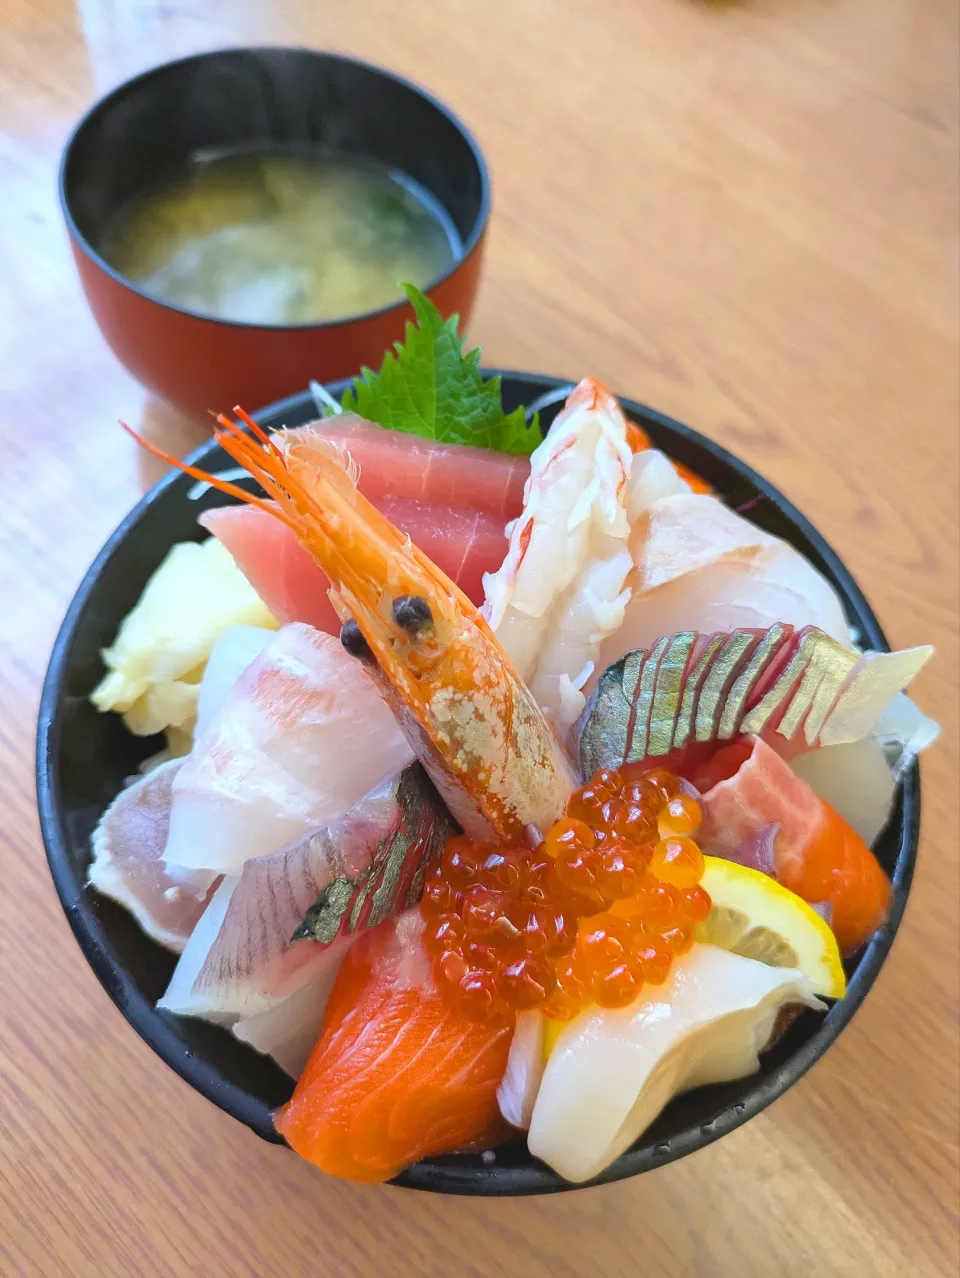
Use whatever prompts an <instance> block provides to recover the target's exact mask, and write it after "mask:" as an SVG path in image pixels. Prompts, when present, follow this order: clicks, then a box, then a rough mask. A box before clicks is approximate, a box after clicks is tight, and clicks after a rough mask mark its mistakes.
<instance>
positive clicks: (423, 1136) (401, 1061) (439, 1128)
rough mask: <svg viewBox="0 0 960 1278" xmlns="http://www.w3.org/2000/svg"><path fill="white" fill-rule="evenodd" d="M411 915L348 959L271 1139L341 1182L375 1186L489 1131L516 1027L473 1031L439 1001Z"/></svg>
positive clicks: (419, 926) (415, 915)
mask: <svg viewBox="0 0 960 1278" xmlns="http://www.w3.org/2000/svg"><path fill="white" fill-rule="evenodd" d="M422 930H423V920H422V918H421V915H420V911H419V909H413V910H408V911H407V912H406V914H402V915H400V916H399V917H398V918H396V919H393V920H391V921H390V922H387V923H385V924H383V925H382V926H380V927H378V928H375V929H374V930H373V931H371V932H369V933H368V934H367V935H366V936H363V937H361V938H360V940H358V941H357V942H356V943H355V944H354V946H353V947H352V949H351V950H350V951H349V953H348V954H347V957H346V959H345V960H344V962H343V966H342V967H341V969H340V972H339V974H338V976H337V981H336V984H335V985H334V987H333V991H332V993H331V995H330V1000H329V1002H328V1003H327V1009H326V1013H325V1015H324V1020H323V1026H322V1029H321V1031H320V1038H319V1040H318V1042H317V1045H316V1047H315V1048H314V1050H313V1053H312V1055H311V1057H310V1059H309V1061H308V1062H307V1066H306V1068H305V1069H304V1071H303V1073H302V1075H301V1076H300V1081H299V1082H298V1084H297V1087H296V1090H295V1091H294V1093H293V1096H292V1098H291V1099H290V1101H289V1102H288V1103H287V1104H286V1105H284V1106H283V1108H282V1109H281V1110H280V1111H279V1112H278V1114H277V1117H276V1125H277V1131H278V1132H279V1133H280V1134H281V1135H282V1136H283V1137H284V1138H285V1139H286V1141H287V1142H288V1144H289V1145H290V1146H291V1147H292V1148H293V1149H294V1150H295V1151H296V1152H297V1153H298V1154H300V1155H301V1156H302V1157H303V1158H306V1159H307V1160H308V1161H309V1162H311V1163H314V1164H315V1165H316V1166H317V1167H319V1168H320V1169H321V1170H322V1171H325V1172H327V1173H328V1174H329V1175H332V1176H340V1177H343V1178H345V1179H347V1180H356V1181H383V1180H389V1179H390V1177H392V1176H395V1175H396V1174H397V1173H398V1172H399V1171H401V1170H402V1169H403V1168H404V1167H407V1166H409V1165H410V1164H411V1163H414V1162H416V1161H417V1160H418V1159H420V1158H424V1157H426V1156H427V1155H433V1154H444V1153H451V1152H453V1151H454V1150H457V1149H463V1148H464V1147H465V1146H468V1145H471V1144H472V1143H474V1142H476V1141H477V1140H478V1138H480V1137H482V1136H483V1135H484V1134H485V1133H487V1132H489V1131H490V1130H491V1129H494V1128H495V1125H496V1121H497V1118H498V1113H499V1110H498V1106H497V1087H498V1086H499V1084H500V1080H501V1078H502V1077H503V1072H504V1070H505V1069H506V1064H507V1054H508V1051H509V1047H510V1039H511V1036H512V1034H513V1025H512V1024H510V1025H502V1024H501V1025H494V1026H490V1025H477V1024H474V1023H473V1022H471V1021H468V1020H467V1019H466V1018H465V1017H464V1016H462V1015H461V1014H460V1012H458V1011H457V1010H455V1009H454V1008H452V1007H450V1006H448V1004H447V1003H446V1002H445V1001H444V1000H443V999H442V998H441V996H440V994H439V993H438V992H437V990H436V988H435V986H434V984H433V980H432V977H431V975H430V961H429V958H428V956H427V954H426V952H425V951H424V949H423V946H422V943H421V934H422Z"/></svg>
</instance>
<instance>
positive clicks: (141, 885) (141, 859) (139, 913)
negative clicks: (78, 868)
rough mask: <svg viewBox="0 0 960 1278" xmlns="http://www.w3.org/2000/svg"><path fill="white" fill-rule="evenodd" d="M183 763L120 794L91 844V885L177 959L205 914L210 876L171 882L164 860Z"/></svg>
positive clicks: (174, 763)
mask: <svg viewBox="0 0 960 1278" xmlns="http://www.w3.org/2000/svg"><path fill="white" fill-rule="evenodd" d="M181 766H182V761H181V760H180V759H174V760H172V761H170V762H167V763H162V764H160V765H159V766H158V767H156V768H154V769H153V770H152V771H151V772H148V773H147V775H146V776H143V777H140V779H139V780H137V781H135V782H134V783H133V784H132V785H129V786H127V788H126V789H125V790H121V791H120V793H119V794H118V795H117V797H116V798H115V799H114V801H113V802H112V803H111V804H110V806H109V808H107V810H106V812H104V814H103V816H102V817H101V818H100V822H99V824H98V825H97V828H96V830H95V831H94V834H93V839H92V850H93V860H92V861H91V862H90V870H89V873H88V878H87V882H88V883H89V884H90V886H91V887H94V888H96V889H97V891H98V892H100V893H102V894H103V895H104V896H109V897H110V898H111V899H112V900H114V901H119V902H120V904H121V905H125V906H126V907H127V909H128V910H130V912H131V913H132V914H133V916H134V918H135V919H136V920H137V922H138V923H139V924H140V926H141V927H142V928H143V930H144V931H145V932H146V934H147V935H148V936H151V937H153V939H154V940H155V941H158V942H159V943H160V944H161V945H164V946H166V947H167V949H171V950H175V951H177V952H178V953H179V952H181V951H182V950H183V947H184V946H185V945H186V943H187V940H188V938H189V936H190V933H191V932H192V931H193V929H194V927H195V926H196V923H197V920H198V919H199V918H200V915H201V914H202V913H203V910H204V906H205V905H206V903H207V900H208V897H209V894H210V885H211V879H210V876H209V875H206V874H201V875H193V876H191V875H177V876H171V874H170V873H169V872H168V870H167V869H166V867H165V866H164V863H163V860H162V857H163V850H164V847H165V846H166V842H167V834H168V831H169V828H170V809H171V806H172V804H173V781H174V778H175V777H176V775H177V773H178V772H179V770H180V767H181Z"/></svg>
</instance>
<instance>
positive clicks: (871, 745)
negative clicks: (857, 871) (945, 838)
mask: <svg viewBox="0 0 960 1278" xmlns="http://www.w3.org/2000/svg"><path fill="white" fill-rule="evenodd" d="M790 767H791V768H792V769H793V771H794V772H795V773H796V775H797V776H798V777H800V778H801V779H802V780H804V781H806V783H807V785H809V786H810V788H811V789H812V790H813V791H814V792H815V793H816V794H818V795H819V796H820V798H821V799H826V801H827V803H829V804H830V806H831V807H832V808H834V809H835V810H836V811H837V812H839V813H840V815H841V816H842V817H843V819H844V821H846V822H847V824H848V825H851V826H853V828H854V829H855V830H856V832H857V833H858V834H859V835H860V837H861V839H863V841H864V843H866V844H867V846H868V847H869V846H870V845H871V844H872V843H873V842H874V840H875V839H876V837H877V835H878V834H879V833H880V831H881V830H882V829H883V827H884V826H885V825H886V824H887V820H888V818H889V816H890V809H891V807H892V805H893V792H894V779H893V774H892V773H891V771H890V766H889V764H888V763H887V759H886V756H885V754H884V752H883V747H882V746H881V745H880V743H879V742H878V741H877V740H876V739H875V738H874V737H864V738H863V740H861V741H852V742H849V743H847V744H845V745H833V746H821V747H820V749H819V750H807V751H806V752H805V753H803V754H798V755H795V756H794V758H792V759H791V760H790Z"/></svg>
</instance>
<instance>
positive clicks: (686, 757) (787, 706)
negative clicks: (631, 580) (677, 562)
mask: <svg viewBox="0 0 960 1278" xmlns="http://www.w3.org/2000/svg"><path fill="white" fill-rule="evenodd" d="M932 653H933V649H932V648H929V647H922V648H906V649H904V650H903V651H900V652H868V653H861V652H858V651H857V650H856V649H854V648H850V647H848V646H846V645H845V644H841V643H838V642H837V641H836V640H835V639H831V638H830V637H829V635H826V634H824V633H823V631H821V630H816V629H811V628H809V627H808V628H805V629H803V630H799V631H798V630H795V629H794V627H792V626H788V625H784V624H781V623H779V622H778V623H777V624H776V625H773V626H771V627H770V628H769V630H747V629H741V630H734V631H732V632H731V633H729V634H724V633H719V634H697V633H695V632H693V631H686V630H685V631H680V632H679V633H678V634H671V635H664V636H663V637H662V638H660V639H658V640H657V641H656V642H655V643H654V644H653V645H652V646H651V647H650V648H649V649H635V650H633V651H631V652H628V653H627V654H626V655H625V656H623V657H621V658H620V659H619V660H618V661H615V662H614V663H613V664H612V665H611V666H608V667H607V669H606V670H605V671H604V672H603V674H602V675H601V677H600V680H599V683H598V686H597V688H596V690H595V691H594V693H593V695H592V696H591V700H590V702H589V704H588V706H587V709H586V710H585V712H584V714H583V715H582V716H581V719H580V722H579V723H578V725H577V730H576V732H575V734H574V735H575V737H576V740H577V743H578V748H579V753H580V765H581V770H582V772H583V775H584V776H592V775H593V773H594V772H595V771H596V770H597V769H598V768H619V767H621V766H622V765H623V764H626V763H631V764H639V763H642V762H643V761H645V760H646V759H657V760H658V761H660V760H662V759H665V758H666V759H668V760H669V763H670V765H671V766H673V767H676V768H679V770H680V771H682V772H683V773H684V775H686V776H689V766H690V765H691V763H696V762H699V761H701V760H702V759H703V758H704V757H705V756H706V755H707V754H708V753H711V752H712V750H711V745H712V744H713V743H716V742H718V741H731V740H733V739H734V738H736V737H738V736H739V735H740V734H742V733H756V734H758V735H761V736H763V738H764V740H765V741H767V742H768V743H769V744H770V745H772V746H773V747H774V748H775V749H776V750H777V751H778V752H779V753H780V754H783V755H785V756H787V757H792V756H793V755H795V754H797V753H800V752H803V751H806V750H810V749H812V748H813V747H814V746H818V745H824V746H838V745H845V744H847V743H849V742H853V741H859V740H861V739H862V738H864V737H866V736H867V735H869V734H870V733H871V732H872V731H873V730H874V729H875V728H877V726H878V724H879V722H880V720H881V717H882V716H883V714H884V712H885V710H886V709H887V707H888V706H889V705H890V703H891V702H892V701H893V700H894V698H895V697H896V696H897V694H899V693H900V691H901V689H902V688H903V687H904V685H905V684H906V683H908V682H909V681H910V680H911V679H912V678H913V677H914V675H916V674H917V672H918V671H919V670H921V669H922V668H923V666H924V665H925V664H926V662H927V661H928V660H929V659H930V657H931V655H932Z"/></svg>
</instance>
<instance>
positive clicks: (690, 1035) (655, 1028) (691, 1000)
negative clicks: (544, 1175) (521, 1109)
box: [527, 945, 823, 1182]
mask: <svg viewBox="0 0 960 1278" xmlns="http://www.w3.org/2000/svg"><path fill="white" fill-rule="evenodd" d="M795 1003H800V1004H804V1005H805V1006H807V1007H813V1008H822V1007H823V1004H822V1003H820V1001H819V1000H818V999H817V998H815V997H814V995H813V994H812V992H811V987H810V982H809V981H808V979H807V978H806V977H805V976H804V975H803V974H802V973H801V972H797V971H794V970H792V969H787V968H777V967H768V966H767V965H766V964H764V963H758V962H756V961H755V960H753V959H747V958H741V957H740V956H739V955H737V954H730V953H728V952H727V951H726V950H721V949H718V948H717V947H716V946H713V945H694V946H693V948H692V949H691V950H690V951H689V953H688V954H686V955H685V956H684V957H683V958H682V959H679V960H677V962H676V963H675V965H674V968H673V970H672V972H671V974H670V976H669V978H668V979H667V981H666V982H665V984H664V985H662V986H659V987H652V988H651V989H650V992H649V993H644V994H643V995H641V997H640V998H639V999H637V1001H636V1002H634V1003H632V1004H631V1005H630V1006H629V1007H625V1008H619V1009H616V1010H611V1009H607V1008H599V1007H594V1008H590V1009H589V1010H587V1011H586V1012H583V1013H581V1014H580V1016H578V1017H576V1019H575V1020H573V1021H571V1022H570V1024H569V1025H567V1026H566V1027H565V1028H564V1029H563V1031H562V1032H561V1033H560V1036H559V1038H558V1039H557V1042H556V1045H555V1047H554V1049H553V1052H552V1053H551V1055H550V1059H549V1061H548V1062H547V1067H546V1070H545V1071H544V1075H543V1080H542V1082H541V1083H540V1090H539V1092H538V1094H537V1099H536V1104H535V1105H534V1108H533V1117H532V1120H531V1123H530V1131H529V1134H528V1137H527V1143H528V1145H529V1147H530V1152H531V1153H532V1154H534V1155H535V1156H536V1157H537V1158H541V1159H543V1161H544V1162H546V1163H548V1164H549V1165H550V1166H551V1167H552V1168H553V1169H554V1170H555V1171H556V1172H558V1173H559V1174H560V1175H561V1176H563V1177H564V1178H565V1179H567V1180H570V1181H574V1182H580V1181H585V1180H589V1179H590V1178H591V1177H593V1176H596V1175H598V1174H599V1173H600V1172H601V1171H603V1169H604V1168H605V1167H607V1166H608V1165H609V1164H610V1163H611V1162H612V1161H613V1160H614V1159H615V1158H617V1157H618V1156H619V1155H620V1154H622V1153H623V1151H624V1150H625V1149H627V1148H628V1147H629V1146H630V1145H632V1144H633V1142H634V1141H635V1140H636V1139H637V1138H638V1137H639V1136H641V1135H642V1134H643V1132H644V1131H645V1130H646V1128H647V1127H649V1125H650V1124H651V1123H652V1122H653V1120H654V1119H655V1118H656V1117H657V1115H658V1114H659V1113H660V1111H661V1110H662V1109H663V1108H664V1106H665V1105H666V1104H667V1102H668V1101H669V1100H670V1099H671V1097H673V1096H675V1095H677V1094H678V1093H679V1092H683V1091H687V1090H689V1089H690V1088H693V1087H699V1086H702V1085H704V1084H706V1083H719V1082H729V1081H731V1080H733V1079H736V1078H742V1077H744V1076H746V1075H748V1074H751V1073H753V1072H754V1071H755V1070H756V1069H757V1068H758V1067H759V1054H760V1052H762V1051H763V1049H764V1048H765V1047H766V1046H767V1045H768V1043H769V1041H770V1036H771V1034H772V1032H773V1029H774V1024H775V1022H776V1019H777V1015H778V1013H779V1011H780V1009H781V1008H782V1007H784V1006H786V1005H787V1004H795Z"/></svg>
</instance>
